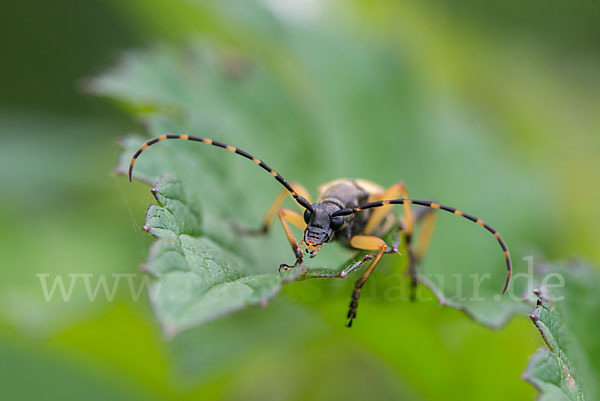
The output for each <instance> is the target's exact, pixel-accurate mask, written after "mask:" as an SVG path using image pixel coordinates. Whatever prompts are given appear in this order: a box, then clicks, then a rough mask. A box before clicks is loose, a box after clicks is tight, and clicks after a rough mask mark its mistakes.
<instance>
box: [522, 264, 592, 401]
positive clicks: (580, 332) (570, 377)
mask: <svg viewBox="0 0 600 401" xmlns="http://www.w3.org/2000/svg"><path fill="white" fill-rule="evenodd" d="M537 274H538V276H539V277H542V276H545V277H551V276H550V275H552V276H554V277H556V278H557V279H558V280H559V281H558V282H556V283H554V284H553V285H551V286H547V285H546V286H542V287H540V289H538V290H537V291H536V293H537V294H538V296H539V299H538V301H537V307H536V308H535V310H534V311H533V313H532V314H531V315H530V317H531V320H532V321H533V323H534V324H535V326H536V327H537V329H538V330H539V332H540V334H541V336H542V339H543V340H544V342H545V343H546V346H547V348H543V349H540V350H538V351H537V352H536V353H535V354H534V355H533V357H532V358H531V360H530V362H529V365H528V366H527V369H526V371H525V373H524V374H523V378H524V379H525V380H527V381H528V382H530V383H531V384H533V385H534V386H535V387H536V388H537V389H538V390H539V391H540V392H541V397H540V400H544V401H555V400H572V401H580V400H597V399H598V396H599V394H600V393H599V392H598V391H599V387H598V383H599V380H600V362H599V357H600V347H599V346H598V341H597V335H598V325H597V317H598V316H600V300H598V297H597V296H595V295H596V294H597V291H598V288H599V286H600V275H599V274H598V272H597V271H595V270H594V269H592V268H590V267H588V266H585V265H583V264H571V265H559V264H546V265H542V266H540V267H539V268H538V271H537ZM561 280H562V281H561ZM561 283H562V285H561Z"/></svg>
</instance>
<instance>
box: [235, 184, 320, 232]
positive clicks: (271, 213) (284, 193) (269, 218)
mask: <svg viewBox="0 0 600 401" xmlns="http://www.w3.org/2000/svg"><path fill="white" fill-rule="evenodd" d="M290 185H291V186H292V188H293V189H294V191H296V192H297V193H298V194H299V195H300V196H302V197H303V198H304V199H306V200H307V201H308V202H309V203H311V204H312V203H313V202H312V199H311V197H310V194H309V193H308V191H307V190H306V188H304V187H303V186H302V185H300V184H298V183H297V182H290ZM288 196H291V195H290V193H289V192H288V190H287V189H285V188H284V189H282V190H281V192H280V193H279V195H277V198H275V201H274V202H273V204H272V205H271V207H269V210H268V211H267V214H266V216H265V218H264V220H263V224H262V225H261V227H260V228H258V229H247V228H242V227H240V226H238V225H237V224H235V223H233V224H232V226H233V229H234V230H235V232H236V233H237V234H239V235H265V234H266V233H268V232H269V227H271V224H272V223H273V219H274V218H275V214H276V213H277V210H279V208H280V207H281V205H282V204H283V202H284V201H285V199H286V198H287V197H288Z"/></svg>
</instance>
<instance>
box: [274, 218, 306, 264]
mask: <svg viewBox="0 0 600 401" xmlns="http://www.w3.org/2000/svg"><path fill="white" fill-rule="evenodd" d="M277 213H278V215H279V220H280V221H281V225H282V226H283V231H285V236H286V237H287V239H288V242H289V243H290V246H291V247H292V251H293V252H294V256H296V263H294V264H293V265H292V266H290V265H286V264H285V263H283V264H281V265H280V266H279V271H280V272H281V271H282V270H283V271H286V270H289V269H291V268H294V267H296V266H298V265H300V264H301V263H302V259H303V256H302V249H300V247H299V246H298V242H297V241H296V238H295V237H294V234H293V233H292V229H291V228H290V226H289V224H288V222H289V223H291V224H292V225H293V226H295V227H298V228H299V229H301V230H302V231H304V230H305V229H306V223H305V222H304V217H302V215H301V214H300V213H298V212H296V211H295V210H291V209H285V208H282V209H279V211H278V212H277Z"/></svg>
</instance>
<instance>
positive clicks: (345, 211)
mask: <svg viewBox="0 0 600 401" xmlns="http://www.w3.org/2000/svg"><path fill="white" fill-rule="evenodd" d="M403 204H407V205H413V204H414V205H419V206H425V207H430V208H433V209H441V210H445V211H446V212H450V213H454V214H455V215H457V216H461V217H464V218H465V219H469V220H471V221H472V222H475V223H477V224H479V225H480V226H482V227H483V228H485V229H486V230H488V231H489V232H491V233H492V234H493V235H494V237H496V239H497V240H498V243H499V244H500V246H501V247H502V250H503V251H504V258H505V259H506V282H505V283H504V289H503V290H502V294H504V293H505V292H506V290H507V289H508V285H509V284H510V276H511V274H512V262H511V261H510V253H509V252H508V247H507V246H506V244H505V243H504V240H503V239H502V237H500V234H499V233H498V231H496V230H494V228H492V227H491V226H490V225H488V224H486V223H484V222H483V221H482V220H481V219H478V218H477V217H474V216H471V215H470V214H467V213H463V212H461V211H460V210H457V209H455V208H453V207H449V206H444V205H440V204H439V203H435V202H431V201H424V200H411V199H393V200H382V201H378V202H372V203H367V204H366V205H363V206H359V207H354V208H345V209H341V210H338V211H337V212H334V213H332V215H331V216H332V217H333V216H348V215H349V214H352V213H357V212H362V211H363V210H366V209H372V208H375V207H381V206H385V205H403Z"/></svg>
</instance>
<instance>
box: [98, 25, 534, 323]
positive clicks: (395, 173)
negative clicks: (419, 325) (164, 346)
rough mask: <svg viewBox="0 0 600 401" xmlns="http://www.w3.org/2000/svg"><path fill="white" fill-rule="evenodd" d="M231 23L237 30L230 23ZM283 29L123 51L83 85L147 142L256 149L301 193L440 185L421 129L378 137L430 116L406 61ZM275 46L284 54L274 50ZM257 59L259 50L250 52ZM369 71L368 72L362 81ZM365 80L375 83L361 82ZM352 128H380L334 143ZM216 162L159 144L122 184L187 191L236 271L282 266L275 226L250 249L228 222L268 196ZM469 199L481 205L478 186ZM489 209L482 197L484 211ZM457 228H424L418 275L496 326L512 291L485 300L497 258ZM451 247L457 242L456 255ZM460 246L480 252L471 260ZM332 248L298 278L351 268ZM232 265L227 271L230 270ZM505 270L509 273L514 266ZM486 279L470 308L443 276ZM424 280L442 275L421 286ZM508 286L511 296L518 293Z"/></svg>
mask: <svg viewBox="0 0 600 401" xmlns="http://www.w3.org/2000/svg"><path fill="white" fill-rule="evenodd" d="M237 28H238V29H240V30H241V31H243V30H244V29H245V28H244V26H243V25H242V26H238V27H237ZM248 29H250V28H248ZM287 29H289V32H287V33H288V34H289V36H284V37H282V38H281V43H278V45H274V44H272V45H270V44H269V43H270V42H268V41H266V42H265V43H264V45H263V46H264V48H261V52H262V53H260V54H254V53H253V52H252V51H250V50H248V49H245V50H244V48H242V50H240V51H239V52H233V51H231V49H224V48H222V47H219V46H216V45H214V44H210V45H209V44H206V43H194V44H189V45H187V46H183V47H181V48H177V47H166V46H162V47H157V48H155V49H154V50H147V51H137V52H132V53H129V54H127V55H126V56H124V57H123V59H122V62H121V64H119V65H118V66H117V67H115V68H114V69H113V70H112V71H110V72H109V73H107V74H105V75H104V76H102V77H99V78H96V79H94V80H92V81H91V82H90V88H92V89H93V90H94V91H95V92H96V93H98V94H101V95H104V96H108V97H110V98H111V99H115V100H117V101H118V102H119V103H120V104H124V105H126V106H127V107H128V108H129V109H130V110H132V111H133V112H135V113H136V114H137V115H139V116H140V117H141V118H142V119H143V120H144V122H145V123H146V127H147V131H148V133H149V134H150V135H151V136H159V135H162V134H165V133H172V132H177V133H182V132H183V133H189V134H192V135H200V136H206V137H212V138H215V139H218V140H221V141H223V142H225V143H230V144H232V145H235V146H239V147H241V148H243V149H245V150H247V151H249V152H250V153H254V152H257V156H258V157H263V156H262V155H263V154H265V155H268V157H265V159H266V161H267V163H268V164H269V165H271V166H272V167H274V168H276V170H277V171H278V172H280V173H282V175H283V176H284V177H286V179H288V180H298V181H301V182H302V184H304V185H305V186H306V187H308V188H316V187H317V186H318V185H319V184H322V183H324V182H327V181H329V180H333V179H337V178H340V177H344V176H348V177H357V178H367V179H372V180H374V181H378V182H380V183H381V184H383V185H391V184H392V183H393V182H396V181H398V180H400V179H402V178H403V177H410V176H411V175H412V176H414V177H417V176H418V177H420V179H419V180H413V184H415V185H414V187H411V188H415V189H414V192H413V189H411V190H410V193H411V196H412V194H416V195H415V198H428V197H430V196H429V195H431V194H435V193H436V192H435V191H432V190H431V189H427V190H424V188H423V187H422V186H421V187H419V186H420V185H422V182H427V181H429V182H431V183H432V185H435V183H436V182H438V183H439V180H440V175H439V174H438V172H436V171H433V170H432V171H428V170H426V169H425V170H424V169H422V168H419V166H420V164H421V160H420V156H419V155H423V154H428V155H430V156H429V157H431V158H432V159H435V158H436V157H442V155H445V154H446V153H447V152H448V144H447V143H443V142H439V141H437V140H436V141H433V140H432V138H434V137H433V136H432V134H431V133H427V132H426V131H425V132H424V133H423V134H422V135H418V136H409V135H407V134H406V135H404V134H403V135H404V136H403V135H398V137H397V138H395V140H393V141H386V142H385V143H386V146H383V147H382V143H384V142H383V137H384V136H385V135H386V133H389V132H397V131H398V127H399V126H401V127H402V132H410V131H411V130H414V129H420V130H423V128H422V125H423V124H425V122H426V121H430V120H436V118H435V117H432V115H431V114H430V113H429V111H430V110H428V112H426V113H412V112H411V110H412V108H413V107H415V108H416V107H417V106H416V104H417V103H418V102H419V100H418V97H415V96H414V95H415V93H414V90H413V89H412V88H413V87H412V86H411V83H410V82H411V81H410V80H409V79H408V77H410V76H411V71H409V70H407V69H408V67H407V66H406V65H404V64H403V63H402V62H401V61H400V60H399V59H398V58H397V56H396V55H394V54H393V53H392V52H391V51H390V49H386V48H382V47H373V46H372V45H371V44H369V43H368V42H366V41H364V40H361V39H360V38H358V37H355V36H354V35H353V34H350V33H348V32H342V34H340V33H332V32H325V33H321V34H320V35H317V36H315V35H313V34H311V33H310V32H308V31H306V30H303V29H301V28H294V29H292V28H290V27H287ZM348 35H350V37H352V38H353V43H354V47H353V49H354V50H353V51H348V52H346V51H343V52H342V53H341V54H335V55H332V54H331V52H330V49H331V48H336V49H345V48H346V47H345V45H344V44H345V43H347V41H348ZM288 42H289V46H283V45H282V43H283V44H286V43H288ZM270 46H273V47H270ZM265 55H269V56H268V57H263V56H265ZM282 60H286V62H282ZM340 66H343V68H340ZM373 71H377V72H378V73H377V74H373ZM374 77H377V80H375V81H374ZM298 82H302V85H298ZM381 82H386V84H385V85H382V84H381ZM355 93H361V94H363V95H364V97H365V99H367V98H368V99H380V100H377V101H374V100H373V101H366V100H361V99H357V98H356V96H355ZM392 106H393V107H392ZM400 106H401V107H402V108H403V113H402V114H401V115H398V113H397V110H396V109H395V108H396V107H400ZM453 107H454V108H455V109H456V106H455V105H454V106H453ZM440 108H442V107H440ZM415 110H416V109H415ZM432 112H433V114H434V115H435V114H436V113H438V112H437V111H436V110H433V111H432ZM461 112H462V113H463V114H461ZM450 114H451V115H450V116H449V115H443V116H439V117H440V118H439V120H440V121H442V122H443V129H444V130H445V131H451V132H453V133H456V132H460V137H458V138H460V139H459V140H458V142H460V143H457V144H452V146H455V147H457V148H459V149H462V148H463V147H464V146H465V144H468V145H469V146H470V148H471V149H472V152H473V153H474V154H477V155H482V156H481V157H482V160H481V161H477V162H476V163H479V164H481V165H486V166H490V167H489V168H490V169H492V170H493V171H502V172H506V174H507V177H509V176H510V174H509V173H508V172H507V171H509V170H508V169H507V167H506V166H495V162H494V160H493V159H491V160H490V158H489V157H488V155H489V153H490V152H492V150H491V149H492V148H488V147H487V146H486V144H485V143H482V142H481V140H480V139H477V135H476V133H472V135H469V134H468V133H469V130H465V124H468V120H469V116H468V115H466V114H465V113H464V111H461V110H460V109H456V110H453V113H450ZM365 132H374V133H379V134H380V136H381V137H382V138H381V139H382V140H372V141H371V140H365V141H354V142H353V141H348V140H347V138H348V137H354V138H361V137H364V136H365ZM144 139H146V138H142V137H137V138H129V139H126V146H127V147H128V151H127V152H125V153H124V154H123V155H122V158H121V162H120V168H119V172H121V173H122V172H124V171H125V169H126V168H127V166H128V162H129V157H130V156H131V154H133V152H134V151H135V149H136V148H137V146H139V145H140V144H141V143H142V142H143V140H144ZM403 140H404V141H403ZM405 141H410V145H411V151H410V152H407V151H406V150H405V149H406V146H405ZM167 142H172V141H167ZM181 142H183V141H181ZM258 151H260V153H258ZM363 154H368V155H370V158H373V160H377V162H376V163H357V162H356V161H357V160H360V159H361V158H363V159H364V157H363V156H362V155H363ZM398 155H402V157H400V158H399V157H398ZM226 157H228V158H229V159H227V161H225V160H226V159H225V157H224V156H223V154H222V153H221V151H220V150H216V149H210V150H208V149H206V147H205V146H203V145H198V144H195V145H194V146H191V144H189V143H178V144H175V143H164V144H163V143H161V145H160V151H159V150H158V146H157V147H156V148H154V147H153V148H152V150H149V151H146V152H145V153H144V156H143V159H142V160H141V161H138V163H137V164H136V170H135V176H136V178H140V179H142V180H144V181H146V182H150V183H154V182H155V181H156V180H157V179H158V178H159V177H160V176H161V174H164V173H170V174H177V179H178V180H179V182H180V185H181V186H182V187H183V188H185V189H186V191H188V198H187V199H188V206H189V207H190V208H191V207H192V206H191V203H194V204H195V205H202V206H201V207H202V209H203V212H202V213H192V212H190V213H191V214H192V216H195V217H198V216H202V219H203V222H202V227H201V228H199V227H196V229H197V230H200V231H198V232H200V233H201V234H202V235H203V236H207V237H208V238H210V239H211V240H213V242H214V243H215V244H219V246H222V247H224V248H225V249H227V250H229V252H231V253H232V254H233V255H236V254H238V253H242V254H244V255H248V257H247V256H243V258H244V268H247V269H248V271H251V272H252V274H258V273H259V272H260V274H273V272H274V270H276V268H277V266H279V264H280V263H290V262H291V260H290V259H291V257H290V256H291V255H290V254H291V253H290V251H289V247H288V248H287V249H286V247H287V245H285V238H284V237H283V235H282V234H281V231H280V229H279V228H276V229H274V231H276V232H277V235H272V236H269V237H268V238H267V239H265V240H264V241H261V240H255V239H253V240H252V241H250V242H249V241H247V240H238V239H236V238H235V236H233V235H232V233H231V230H229V229H228V227H227V225H228V222H229V221H230V220H232V219H233V220H240V221H241V222H243V223H247V225H249V226H258V224H259V219H260V217H262V215H264V213H265V211H266V208H267V206H266V205H268V204H269V203H270V202H271V201H272V199H273V198H274V197H275V195H276V193H277V191H278V190H279V188H278V187H277V186H276V185H274V184H273V181H272V179H271V178H270V177H268V176H267V177H265V176H264V172H262V171H258V170H259V169H256V168H255V167H253V166H250V165H248V163H247V161H246V160H240V158H236V157H235V156H231V155H228V156H226ZM484 159H485V160H484ZM280 166H281V167H280ZM383 166H394V167H393V168H388V167H385V168H383ZM400 173H402V175H400ZM258 177H260V178H258ZM507 180H508V178H507ZM510 180H513V181H514V177H512V176H510ZM461 182H462V181H461ZM250 184H251V185H250ZM452 192H453V193H468V191H466V190H465V189H463V190H458V189H457V188H452ZM481 193H482V197H483V196H484V195H483V194H484V193H485V188H482V191H481ZM313 194H314V191H313ZM423 194H425V195H423ZM178 196H179V195H177V196H176V197H178ZM486 196H489V197H490V198H492V199H493V198H494V196H495V195H494V193H493V192H490V194H489V195H486ZM192 200H193V202H192ZM234 200H235V201H234ZM488 201H489V202H491V200H490V199H484V198H482V200H481V202H482V203H484V202H488ZM497 203H498V202H497V200H494V204H497ZM450 204H451V205H454V206H460V204H458V203H454V202H451V203H450ZM490 204H492V203H490ZM257 205H260V207H257ZM196 207H200V206H196ZM465 211H470V210H469V209H466V210H465ZM398 213H400V211H398ZM441 214H444V213H441ZM496 215H497V218H498V217H499V216H500V215H502V214H501V213H499V212H498V211H496ZM511 216H512V215H511ZM484 217H485V216H484ZM517 217H518V216H514V218H515V223H514V224H515V227H516V224H517V222H519V221H520V220H518V219H517ZM459 220H460V219H458V218H457V217H455V216H454V217H453V216H444V217H443V218H440V222H443V224H442V223H440V225H439V229H436V234H435V235H436V237H437V239H436V240H435V241H434V246H432V248H433V249H432V250H431V252H430V253H429V254H428V255H427V259H426V260H425V262H424V265H423V266H422V270H421V278H422V281H423V283H425V284H426V285H427V286H428V287H429V288H430V289H431V291H432V292H433V294H435V295H436V296H437V297H438V299H439V300H440V302H441V303H442V304H443V305H448V306H451V307H455V308H457V309H459V310H462V311H464V312H465V313H467V315H469V316H471V317H473V318H474V319H475V320H477V321H479V322H481V323H483V324H485V325H488V326H491V327H500V326H501V325H503V324H504V323H505V322H507V321H508V319H509V318H510V317H511V316H513V315H515V314H524V313H525V312H526V311H527V310H528V306H527V304H526V303H523V302H521V301H520V300H519V299H515V297H512V298H511V297H508V296H505V297H500V298H497V296H499V293H500V291H501V289H502V284H503V280H504V266H503V261H504V259H503V258H502V253H501V250H500V249H499V247H497V244H496V243H495V240H494V238H493V237H491V236H490V235H489V233H486V232H485V231H483V230H481V228H480V227H478V226H476V225H474V224H473V223H469V222H466V221H459ZM486 220H488V219H487V218H486ZM491 221H493V220H491ZM170 224H171V225H173V224H174V223H173V222H171V223H170ZM186 224H187V223H186ZM519 224H520V223H519ZM150 226H151V224H150ZM467 226H468V227H467ZM446 227H447V228H446ZM457 239H460V243H459V244H461V245H462V248H460V249H459V250H457V241H456V240H457ZM477 241H479V242H477ZM471 243H473V245H472V248H471V245H470V244H471ZM482 244H485V245H482ZM509 244H510V242H509ZM467 245H468V246H467ZM436 247H437V248H436ZM329 248H333V246H331V247H328V250H327V252H329ZM471 249H478V250H480V251H479V252H471ZM261 250H262V252H260V251H261ZM333 252H337V254H336V253H331V255H333V256H332V257H329V256H325V253H326V252H325V250H322V251H321V253H320V254H319V257H318V258H316V260H314V261H311V266H310V267H311V271H314V272H333V273H335V272H339V271H340V270H341V269H343V268H344V267H345V266H347V265H348V264H349V263H353V262H354V260H355V259H351V260H350V261H348V262H345V263H340V261H343V260H345V259H347V258H348V256H347V255H345V256H341V255H342V253H341V251H339V250H338V251H333ZM250 255H252V257H250ZM363 255H364V254H363ZM463 255H464V257H463ZM334 256H335V257H334ZM361 256H362V255H360V254H359V255H357V258H360V257H361ZM449 256H450V257H449ZM385 259H388V260H390V261H392V263H394V264H395V265H396V267H395V268H397V269H403V268H404V266H405V258H396V257H386V258H385ZM384 263H385V262H384ZM232 266H238V264H237V263H235V262H232ZM336 266H338V268H335V267H336ZM332 267H333V268H332ZM237 268H241V267H239V266H238V267H237ZM518 271H519V266H516V272H518ZM487 272H490V273H489V274H490V277H489V278H490V279H489V280H487V281H485V282H484V283H483V285H482V286H481V293H480V295H481V297H482V298H484V301H483V302H481V301H480V300H479V299H475V301H471V299H473V298H476V297H474V294H471V293H469V287H470V281H464V282H463V283H461V285H462V292H461V290H460V288H458V289H457V287H456V286H455V285H454V284H453V282H452V280H453V277H454V276H459V277H462V278H463V279H464V280H470V279H469V278H468V277H469V275H471V274H479V273H481V274H484V273H487ZM355 274H359V272H357V273H355ZM437 276H444V277H445V278H446V279H445V280H443V281H435V280H433V279H432V277H437ZM521 290H522V289H521V288H517V291H515V295H516V296H517V298H518V296H519V295H520V294H521V293H522V292H521ZM236 305H237V303H236ZM340 314H341V315H343V312H340ZM211 316H212V315H211ZM215 316H216V315H215ZM200 321H204V318H203V319H200V320H194V319H191V320H190V321H189V324H192V322H200Z"/></svg>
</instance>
